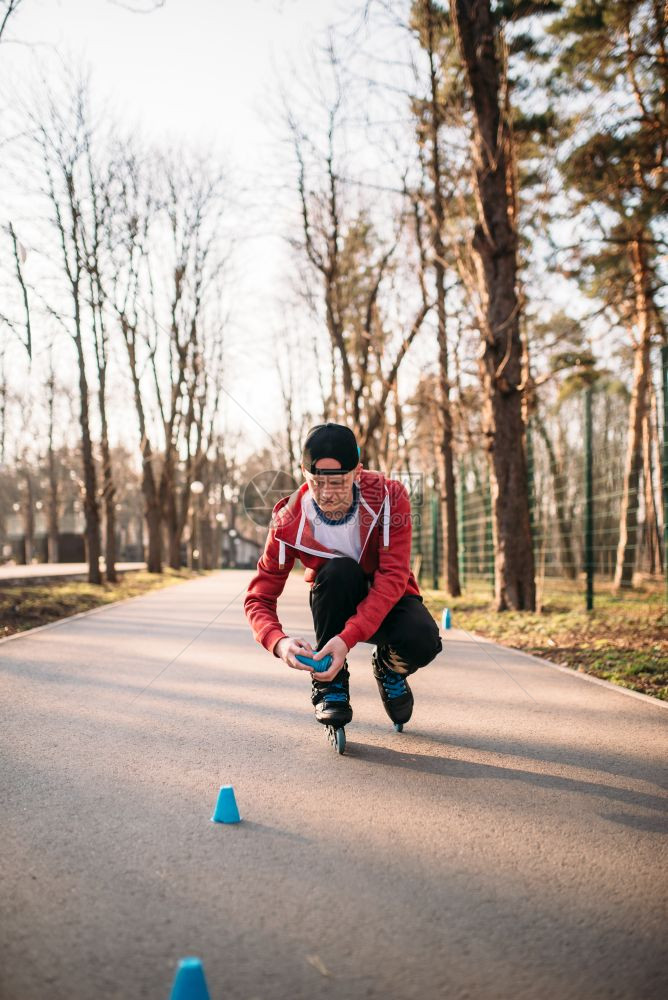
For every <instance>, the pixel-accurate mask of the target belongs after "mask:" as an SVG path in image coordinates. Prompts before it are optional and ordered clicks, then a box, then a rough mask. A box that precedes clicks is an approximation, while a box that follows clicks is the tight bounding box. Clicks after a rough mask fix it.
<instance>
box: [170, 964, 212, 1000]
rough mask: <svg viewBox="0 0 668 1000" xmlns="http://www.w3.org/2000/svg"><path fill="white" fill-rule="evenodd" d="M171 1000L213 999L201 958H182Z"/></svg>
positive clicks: (173, 985) (175, 977)
mask: <svg viewBox="0 0 668 1000" xmlns="http://www.w3.org/2000/svg"><path fill="white" fill-rule="evenodd" d="M169 1000H211V997H210V996H209V990H208V987H207V985H206V979H205V978H204V969H203V968H202V963H201V961H200V960H199V958H182V959H181V961H180V962H179V967H178V969H177V970H176V975H175V976H174V983H173V984H172V992H171V993H170V994H169Z"/></svg>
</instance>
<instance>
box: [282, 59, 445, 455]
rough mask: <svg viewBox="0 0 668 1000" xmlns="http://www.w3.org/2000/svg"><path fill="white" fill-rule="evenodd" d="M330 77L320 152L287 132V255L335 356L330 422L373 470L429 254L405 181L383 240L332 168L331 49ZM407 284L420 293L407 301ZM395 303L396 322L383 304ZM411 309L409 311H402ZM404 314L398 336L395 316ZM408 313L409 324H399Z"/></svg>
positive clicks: (335, 143) (336, 100) (335, 152)
mask: <svg viewBox="0 0 668 1000" xmlns="http://www.w3.org/2000/svg"><path fill="white" fill-rule="evenodd" d="M328 59H329V70H330V72H331V75H332V78H333V81H334V95H333V96H332V97H331V98H329V99H324V100H323V106H324V115H325V118H326V122H327V124H326V128H325V136H324V144H325V145H324V149H323V150H321V149H320V148H319V144H318V141H317V140H316V138H314V137H312V138H309V136H308V135H306V134H305V132H304V128H303V127H302V125H300V123H299V122H298V120H297V118H296V117H295V115H294V114H289V115H288V126H289V130H290V134H291V138H292V144H293V148H294V153H295V159H296V163H297V191H298V196H299V205H300V213H301V228H302V234H301V239H299V240H294V241H293V246H294V247H295V249H296V250H297V251H298V252H299V253H301V254H303V256H304V259H305V260H306V261H307V262H308V265H309V268H310V271H311V274H312V275H314V276H316V279H317V283H318V286H319V291H318V292H317V293H314V294H313V293H310V292H309V293H307V294H308V299H309V302H311V303H314V304H315V308H316V310H317V311H318V314H319V315H321V316H322V318H323V319H324V322H325V325H326V329H327V334H328V337H329V341H330V348H331V355H332V369H333V371H332V383H331V391H330V399H328V400H325V407H324V409H325V413H326V414H327V417H328V418H329V419H332V418H334V419H339V420H342V421H344V422H349V423H350V425H351V426H352V429H353V430H354V432H355V434H356V436H357V439H358V441H359V442H360V449H361V454H362V461H363V462H365V463H366V464H369V462H370V461H371V462H373V461H378V460H379V455H380V451H381V449H382V438H383V434H384V431H385V425H386V420H387V413H388V400H389V399H390V396H391V394H392V392H393V391H394V389H395V386H396V381H397V375H398V372H399V370H400V367H401V365H402V363H403V361H404V358H405V357H406V354H407V352H408V350H409V349H410V347H411V345H412V343H413V342H414V340H415V338H416V336H417V334H418V333H419V332H420V330H421V328H422V326H423V323H424V320H425V318H426V316H427V314H428V312H429V310H430V308H431V302H430V301H429V297H428V293H427V287H426V280H425V270H426V246H425V240H424V235H423V231H422V219H421V215H420V212H419V211H418V210H417V204H416V198H415V197H414V196H413V195H412V194H411V193H410V192H409V190H408V186H407V184H406V182H405V179H402V181H401V182H400V186H399V188H398V189H397V191H396V193H395V217H394V219H393V223H394V225H393V231H392V232H391V233H390V234H389V235H388V236H387V237H385V238H382V237H381V236H380V233H379V228H378V226H377V225H375V224H374V222H373V220H372V212H371V207H370V205H368V204H364V202H362V203H361V204H360V203H359V200H360V199H359V196H358V195H353V185H352V184H351V182H350V180H349V179H348V178H346V177H345V173H344V170H343V165H342V164H340V163H339V159H340V153H339V146H340V144H341V143H342V133H343V132H344V131H345V122H344V119H343V109H344V96H345V95H344V89H345V88H344V84H343V82H342V80H341V75H340V72H339V66H338V61H337V58H336V56H335V54H334V52H333V49H331V48H330V50H329V54H328ZM404 261H405V262H410V264H409V265H408V267H409V268H410V271H411V274H412V276H413V280H412V281H411V282H410V284H409V290H408V294H404V295H403V296H402V295H401V293H400V292H399V288H400V287H402V288H403V290H404V292H406V291H407V288H406V286H405V285H404V284H403V281H402V275H401V265H402V263H403V262H404ZM414 276H416V277H417V292H418V294H417V295H415V297H414V298H413V296H412V295H411V294H410V293H411V292H412V291H413V288H414V287H415V285H414V280H415V278H414ZM393 293H394V296H395V298H394V306H395V308H394V309H393V310H392V312H393V318H392V320H390V316H389V314H390V308H389V304H388V302H387V301H385V300H386V299H389V298H391V297H392V295H393ZM411 301H412V302H413V303H414V307H413V309H412V311H410V307H409V306H408V305H407V303H409V302H411ZM401 313H403V317H404V318H403V326H402V327H401V328H400V327H399V322H398V320H397V314H399V315H400V314H401ZM406 313H408V317H407V318H406Z"/></svg>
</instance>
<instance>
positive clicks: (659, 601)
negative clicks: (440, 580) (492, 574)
mask: <svg viewBox="0 0 668 1000" xmlns="http://www.w3.org/2000/svg"><path fill="white" fill-rule="evenodd" d="M546 590H547V593H546V595H545V597H544V601H543V606H542V608H541V611H540V613H535V614H533V613H529V612H517V611H504V612H502V613H498V612H496V611H494V609H493V607H492V605H491V603H490V589H489V584H488V583H486V582H484V581H479V582H473V583H472V584H471V585H470V586H469V587H468V588H467V592H466V593H465V594H463V595H462V596H461V597H449V596H448V594H446V592H445V591H444V590H423V596H424V600H425V604H426V605H427V607H428V608H429V610H430V611H431V613H432V614H433V615H434V617H435V618H436V620H437V621H438V622H439V623H440V620H441V613H442V610H443V608H445V607H449V608H450V609H451V612H452V626H453V628H461V629H464V630H465V631H467V632H477V633H478V634H479V635H482V636H484V637H485V638H487V639H492V640H493V641H494V642H498V643H500V644H501V645H503V646H510V647H511V648H512V649H521V650H523V651H524V652H525V653H531V654H533V655H534V656H542V657H545V658H546V659H549V660H551V661H552V662H553V663H559V664H561V665H562V666H566V667H570V668H571V669H573V670H578V671H580V672H582V673H588V674H593V675H594V676H595V677H600V678H602V679H603V680H606V681H612V683H613V684H619V685H620V686H621V687H626V688H631V690H633V691H640V692H642V693H643V694H649V695H652V696H653V697H655V698H660V699H662V700H664V701H668V612H667V610H666V603H665V591H664V587H663V584H662V583H661V582H655V581H645V582H643V583H640V584H639V585H638V586H636V587H634V588H633V590H630V591H626V592H624V593H623V594H622V595H616V594H614V593H613V592H612V588H611V586H609V585H608V586H605V585H602V584H601V585H599V588H598V590H597V594H596V601H595V608H594V611H592V612H587V611H585V610H584V596H583V593H582V588H581V586H580V587H579V586H578V584H577V583H572V584H569V583H565V582H556V581H554V582H550V585H549V589H548V588H546Z"/></svg>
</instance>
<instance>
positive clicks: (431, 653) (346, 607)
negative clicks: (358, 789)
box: [244, 423, 441, 726]
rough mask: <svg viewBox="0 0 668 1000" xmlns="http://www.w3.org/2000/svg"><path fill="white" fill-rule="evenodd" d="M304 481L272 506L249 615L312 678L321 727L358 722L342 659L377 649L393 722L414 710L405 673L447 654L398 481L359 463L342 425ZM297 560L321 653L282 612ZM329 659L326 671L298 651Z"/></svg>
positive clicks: (262, 635)
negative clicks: (424, 593) (293, 630)
mask: <svg viewBox="0 0 668 1000" xmlns="http://www.w3.org/2000/svg"><path fill="white" fill-rule="evenodd" d="M302 473H303V475H304V479H305V480H306V482H305V483H304V484H303V485H302V486H301V487H300V488H299V489H298V490H296V492H294V493H293V494H292V496H289V497H285V498H284V499H283V500H280V501H279V502H278V503H277V504H276V506H275V507H274V510H273V514H272V519H271V527H270V530H269V536H268V538H267V542H266V545H265V548H264V553H263V554H262V556H261V558H260V561H259V562H258V564H257V574H256V576H254V577H253V579H252V580H251V583H250V586H249V587H248V592H247V594H246V599H245V601H244V609H245V611H246V615H247V617H248V620H249V622H250V624H251V628H252V630H253V634H254V636H255V638H256V639H257V641H258V642H259V643H261V644H262V645H263V646H264V648H265V649H267V650H269V652H271V653H273V654H274V656H278V657H280V658H281V659H282V660H284V661H285V663H287V665H288V666H289V667H293V668H294V669H295V670H308V671H309V672H310V674H311V688H312V690H311V701H312V703H313V705H314V706H315V716H316V719H317V720H318V722H322V723H324V724H325V725H330V726H345V725H347V724H348V723H349V722H350V720H351V719H352V717H353V710H352V707H351V705H350V697H349V689H348V686H349V673H348V664H347V662H346V656H347V654H348V653H349V651H350V650H351V649H352V648H353V646H354V645H355V644H356V643H358V642H371V643H375V645H376V648H375V650H374V652H373V654H372V657H371V659H372V665H373V673H374V677H375V678H376V681H377V683H378V690H379V691H380V696H381V698H382V700H383V704H384V706H385V711H386V712H387V714H388V715H389V717H390V719H392V721H393V722H395V723H405V722H408V720H409V719H410V717H411V714H412V712H413V694H412V692H411V689H410V687H409V686H408V681H407V680H406V678H407V676H408V675H409V674H413V673H415V671H416V670H418V669H419V668H420V667H424V666H426V665H427V664H428V663H431V661H432V660H433V659H434V657H435V656H436V655H437V653H439V652H440V650H441V639H440V636H439V633H438V628H437V626H436V622H435V621H434V619H433V618H432V617H431V615H430V614H429V612H428V611H427V610H426V608H425V607H424V605H423V603H422V598H421V597H420V591H419V588H418V585H417V583H416V580H415V577H414V576H413V574H412V572H411V569H410V556H411V507H410V501H409V499H408V494H407V492H406V490H405V489H404V487H403V486H402V484H401V483H399V482H397V481H396V480H393V479H386V478H385V477H384V476H383V475H382V473H380V472H368V471H366V470H364V469H362V466H361V464H360V462H359V449H358V447H357V442H356V440H355V435H354V434H353V432H352V431H351V430H350V429H349V428H348V427H344V426H342V425H341V424H332V423H328V424H320V425H318V426H317V427H314V428H313V429H312V430H311V431H309V434H308V436H307V438H306V441H305V443H304V448H303V453H302ZM297 557H299V559H300V560H301V562H302V564H303V566H304V567H305V569H306V572H305V573H304V579H305V580H306V582H307V583H309V584H310V585H311V591H310V594H309V603H310V605H311V613H312V615H313V626H314V630H315V636H316V645H317V649H318V652H317V653H315V654H314V652H313V649H312V647H311V645H310V644H309V643H308V642H306V641H305V640H304V639H300V638H296V637H295V636H288V635H286V634H285V632H284V631H283V629H282V627H281V623H280V622H279V620H278V616H277V614H276V603H277V600H278V598H279V596H280V594H281V593H282V592H283V588H284V587H285V581H286V579H287V576H288V573H289V572H290V570H291V569H292V567H293V566H294V562H295V559H296V558H297ZM297 653H299V654H301V655H306V656H312V657H313V658H314V659H316V660H320V659H322V658H323V657H324V656H326V655H327V654H328V653H330V654H331V656H332V663H331V665H330V666H329V668H328V669H327V670H326V671H324V672H323V673H315V672H314V671H313V670H312V669H311V668H310V667H308V666H306V665H305V664H302V663H300V662H299V661H298V660H297V659H295V654H297Z"/></svg>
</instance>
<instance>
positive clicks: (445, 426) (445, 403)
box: [423, 0, 462, 597]
mask: <svg viewBox="0 0 668 1000" xmlns="http://www.w3.org/2000/svg"><path fill="white" fill-rule="evenodd" d="M423 13H424V18H425V24H426V27H427V54H428V56H429V82H430V103H431V117H430V122H429V126H430V128H429V132H430V135H429V140H430V145H431V171H432V185H433V189H432V244H433V249H434V280H435V283H436V322H437V339H438V364H439V400H438V406H439V417H440V441H439V447H438V450H437V458H438V476H439V480H440V482H441V487H442V492H441V532H442V541H443V568H444V571H445V585H446V589H447V591H448V593H449V594H450V595H451V596H452V597H459V595H460V594H461V592H462V591H461V586H460V583H459V554H458V551H457V497H456V484H455V470H454V460H453V454H452V437H453V435H452V407H451V404H450V376H449V371H448V336H447V327H446V314H445V261H444V255H445V251H444V246H443V236H442V234H443V222H444V217H445V209H444V205H443V192H442V189H441V163H440V155H439V148H438V140H439V131H440V124H441V114H440V106H439V98H438V77H437V72H436V62H435V53H434V44H435V40H434V31H435V25H434V17H433V9H432V0H424V9H423Z"/></svg>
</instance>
